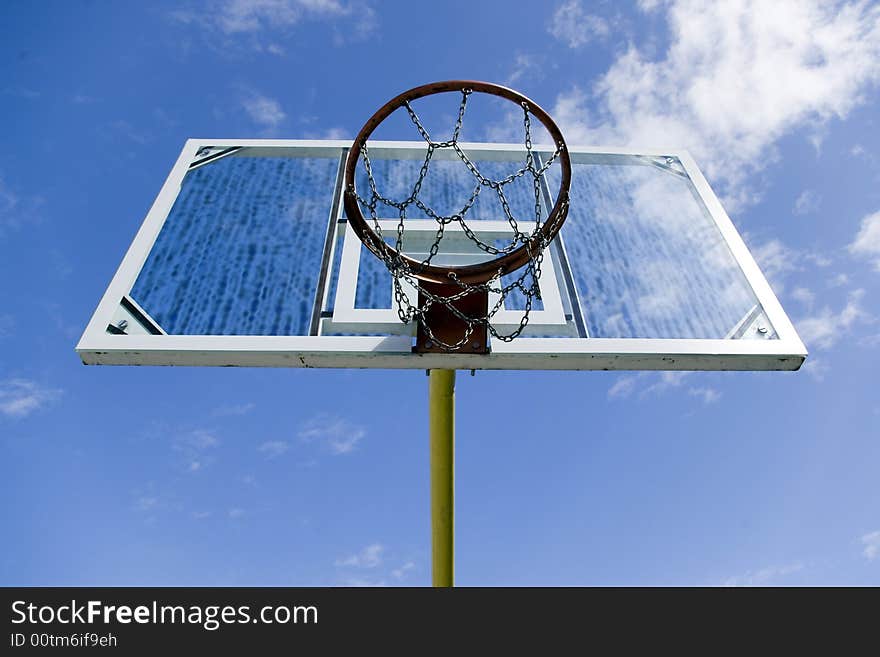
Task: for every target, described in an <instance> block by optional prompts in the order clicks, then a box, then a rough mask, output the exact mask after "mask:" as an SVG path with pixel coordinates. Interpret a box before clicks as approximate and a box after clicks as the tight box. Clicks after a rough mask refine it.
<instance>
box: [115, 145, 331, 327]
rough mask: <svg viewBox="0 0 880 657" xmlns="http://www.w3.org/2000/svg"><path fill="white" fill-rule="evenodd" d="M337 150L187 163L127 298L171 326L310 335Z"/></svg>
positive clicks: (240, 156) (244, 154)
mask: <svg viewBox="0 0 880 657" xmlns="http://www.w3.org/2000/svg"><path fill="white" fill-rule="evenodd" d="M338 168H339V156H338V154H337V155H336V157H248V156H247V152H244V153H241V152H239V153H235V154H234V155H231V156H228V157H224V158H222V159H219V160H217V161H214V162H211V163H209V164H205V165H204V166H201V167H200V168H198V169H196V170H194V171H190V172H189V173H187V175H186V177H185V178H184V179H183V184H182V186H181V190H180V194H179V195H178V197H177V200H176V201H175V203H174V206H173V207H172V208H171V212H170V213H169V214H168V218H167V219H166V221H165V224H164V226H163V227H162V231H161V232H160V233H159V237H158V239H157V240H156V244H155V246H154V247H153V249H152V250H151V252H150V255H149V257H148V258H147V261H146V262H145V263H144V266H143V268H142V269H141V272H140V275H139V276H138V278H137V281H136V282H135V284H134V287H133V288H132V291H131V296H132V298H133V299H134V300H135V301H136V302H137V303H138V304H140V306H141V307H142V308H143V309H144V310H145V311H146V312H147V313H149V315H150V316H151V317H152V318H153V319H155V320H156V322H158V323H159V325H160V326H161V327H162V328H163V329H164V330H165V331H166V332H167V333H170V334H180V335H308V332H309V322H310V319H311V313H312V305H313V301H314V297H315V289H316V286H317V284H318V276H319V273H320V270H321V256H322V252H323V248H324V236H325V234H326V232H327V223H328V221H329V219H330V207H331V204H332V200H333V188H334V184H335V181H336V172H337V170H338Z"/></svg>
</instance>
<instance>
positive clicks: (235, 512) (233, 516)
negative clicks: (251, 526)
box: [226, 507, 244, 520]
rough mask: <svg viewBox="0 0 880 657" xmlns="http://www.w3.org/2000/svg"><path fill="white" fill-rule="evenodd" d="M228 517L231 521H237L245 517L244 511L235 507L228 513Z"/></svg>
mask: <svg viewBox="0 0 880 657" xmlns="http://www.w3.org/2000/svg"><path fill="white" fill-rule="evenodd" d="M226 515H227V516H229V518H230V520H237V519H238V518H241V517H243V516H244V509H242V508H240V507H233V508H231V509H229V511H227V513H226Z"/></svg>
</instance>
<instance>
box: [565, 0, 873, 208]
mask: <svg viewBox="0 0 880 657" xmlns="http://www.w3.org/2000/svg"><path fill="white" fill-rule="evenodd" d="M667 18H668V22H669V27H670V32H671V34H670V45H669V48H668V50H667V51H666V52H665V53H664V54H663V55H661V56H660V57H659V58H656V59H652V58H651V56H650V55H649V54H648V49H646V51H645V52H642V51H641V50H639V48H638V46H636V45H632V46H630V48H629V50H628V51H627V52H625V53H624V54H622V55H621V56H619V57H618V58H617V60H616V61H615V62H614V63H613V64H612V66H611V67H610V69H609V70H608V71H607V72H606V73H605V74H604V75H603V76H602V78H601V79H600V80H599V81H598V83H597V84H596V85H595V89H594V90H593V92H594V93H593V94H590V95H598V97H599V107H598V111H597V112H596V114H595V115H590V113H589V111H588V109H587V108H588V102H587V101H588V94H586V93H585V92H584V91H583V90H582V89H581V88H580V87H574V88H572V89H571V90H569V91H568V92H566V93H564V94H562V95H560V96H559V97H558V99H557V102H556V107H555V111H554V116H555V117H556V118H557V120H558V122H559V123H560V124H561V126H562V128H563V130H564V131H565V133H566V137H567V139H568V141H569V143H572V144H577V143H586V144H597V143H599V144H601V143H610V144H629V145H633V144H636V145H641V146H653V147H659V148H663V147H667V146H668V147H684V148H687V149H689V150H690V151H691V152H692V153H693V154H694V155H695V157H696V158H697V160H698V162H699V163H700V165H701V166H702V167H703V168H704V170H705V171H706V173H707V175H708V177H709V179H710V180H711V181H712V182H713V183H714V184H716V186H717V187H718V188H719V189H720V191H721V192H722V193H723V194H724V195H725V196H726V199H725V200H726V202H727V203H728V204H735V203H737V202H739V203H748V202H753V201H755V200H756V198H757V197H756V194H755V192H754V190H752V189H751V188H750V187H751V184H752V182H753V180H752V175H753V174H754V173H756V172H759V171H761V170H762V169H763V168H764V167H765V166H766V164H767V163H768V161H773V160H774V159H775V157H776V153H775V151H774V144H775V143H776V141H777V140H779V139H780V138H781V137H783V136H784V135H786V134H789V133H790V132H791V131H792V130H794V129H795V128H798V127H803V126H805V127H808V128H811V129H812V131H813V132H814V133H815V132H816V130H817V128H818V127H821V126H822V125H823V124H824V123H826V122H827V121H829V120H830V119H832V118H843V117H845V116H846V115H847V114H848V113H849V111H850V110H851V109H852V108H853V107H854V106H855V105H857V104H858V103H859V102H861V100H862V98H863V95H864V91H865V90H866V88H867V87H868V86H869V85H870V84H873V83H874V82H876V80H877V79H878V77H880V6H877V5H869V4H867V3H864V2H860V3H848V4H843V5H841V4H831V3H824V2H820V1H819V0H812V1H807V0H777V1H776V2H773V3H769V4H768V3H764V2H760V1H758V0H750V1H743V2H715V3H705V2H698V1H697V0H678V1H676V2H671V3H670V4H669V9H668V15H667ZM747 183H748V184H747Z"/></svg>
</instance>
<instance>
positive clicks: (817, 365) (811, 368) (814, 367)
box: [801, 356, 831, 383]
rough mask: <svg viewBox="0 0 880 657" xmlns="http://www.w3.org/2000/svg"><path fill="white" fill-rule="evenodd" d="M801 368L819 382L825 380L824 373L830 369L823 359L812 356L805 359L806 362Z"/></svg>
mask: <svg viewBox="0 0 880 657" xmlns="http://www.w3.org/2000/svg"><path fill="white" fill-rule="evenodd" d="M801 369H802V370H803V371H804V372H806V373H807V374H809V375H810V376H811V377H812V378H813V379H814V380H816V381H818V382H820V383H821V382H822V381H824V380H825V375H826V374H828V372H829V371H830V370H831V366H830V365H828V363H826V362H825V361H824V360H823V359H821V358H817V357H816V356H812V357H810V358H809V359H807V362H805V363H804V364H803V366H802V367H801Z"/></svg>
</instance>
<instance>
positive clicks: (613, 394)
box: [608, 376, 637, 399]
mask: <svg viewBox="0 0 880 657" xmlns="http://www.w3.org/2000/svg"><path fill="white" fill-rule="evenodd" d="M636 381H637V376H624V377H621V378H619V379H617V381H615V382H614V385H612V386H611V387H610V388H609V389H608V398H609V399H622V398H626V397H629V396H630V395H631V394H632V392H633V390H635V387H636Z"/></svg>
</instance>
